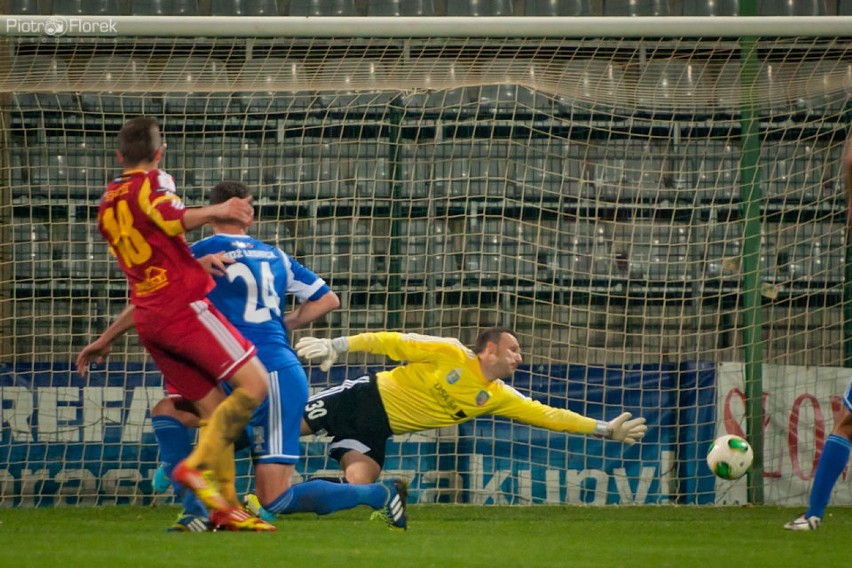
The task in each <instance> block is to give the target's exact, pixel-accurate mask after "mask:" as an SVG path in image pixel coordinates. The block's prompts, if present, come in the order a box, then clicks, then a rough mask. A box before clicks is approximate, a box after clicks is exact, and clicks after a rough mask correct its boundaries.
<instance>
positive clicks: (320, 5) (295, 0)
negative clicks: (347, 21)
mask: <svg viewBox="0 0 852 568" xmlns="http://www.w3.org/2000/svg"><path fill="white" fill-rule="evenodd" d="M289 15H290V16H359V15H360V14H359V13H358V7H357V4H356V2H355V0H290V14H289Z"/></svg>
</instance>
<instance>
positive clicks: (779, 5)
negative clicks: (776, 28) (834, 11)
mask: <svg viewBox="0 0 852 568" xmlns="http://www.w3.org/2000/svg"><path fill="white" fill-rule="evenodd" d="M826 4H827V2H826V1H825V0H796V1H795V2H791V1H790V0H759V1H758V10H757V13H758V15H760V16H825V15H827V14H828V10H827V6H826Z"/></svg>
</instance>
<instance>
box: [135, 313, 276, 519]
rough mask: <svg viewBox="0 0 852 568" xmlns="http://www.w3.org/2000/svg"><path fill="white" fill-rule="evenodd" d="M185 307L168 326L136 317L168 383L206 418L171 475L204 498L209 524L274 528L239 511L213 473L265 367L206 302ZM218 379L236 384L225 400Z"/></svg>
mask: <svg viewBox="0 0 852 568" xmlns="http://www.w3.org/2000/svg"><path fill="white" fill-rule="evenodd" d="M189 308H190V309H188V311H189V312H190V313H189V314H186V313H182V314H176V315H175V322H174V325H171V326H165V327H164V326H162V322H144V323H145V324H147V325H142V326H140V324H139V321H138V320H137V330H138V331H139V334H140V338H142V339H143V343H145V345H146V348H148V350H149V352H151V355H152V357H154V359H155V361H157V364H158V366H159V367H160V370H161V371H163V374H164V375H165V376H166V377H167V380H168V383H169V384H171V385H172V386H174V387H175V388H176V389H177V390H178V391H179V392H180V394H181V395H183V396H184V397H185V398H187V399H189V400H191V401H193V404H194V405H195V407H196V409H197V410H198V413H199V415H200V416H201V417H202V418H203V419H204V418H206V419H207V427H206V428H204V429H203V430H202V431H201V432H200V433H199V440H198V444H197V446H196V448H195V450H193V452H192V453H190V455H189V456H187V458H186V459H185V460H183V461H182V462H181V463H179V464H178V465H177V466H176V467H175V469H174V471H173V474H172V475H173V478H174V479H175V481H178V482H179V483H181V484H182V485H184V486H185V487H187V488H189V489H190V490H191V491H192V492H193V493H195V494H196V496H198V498H199V499H201V500H202V501H203V502H204V504H205V506H206V507H207V508H208V510H209V511H210V516H211V521H212V522H213V523H214V524H217V523H218V524H220V525H223V528H226V529H230V530H274V527H273V526H271V525H268V524H266V523H263V522H262V521H260V520H259V519H256V518H252V517H250V516H249V515H247V514H246V513H245V512H243V511H242V509H241V508H240V507H239V506H238V504H237V503H236V502H234V498H235V496H234V495H230V496H229V497H231V498H225V497H223V496H222V494H221V493H220V492H219V491H218V489H217V487H216V483H217V481H218V480H217V479H216V474H215V472H216V471H219V472H222V473H221V475H220V477H225V476H227V471H228V470H227V469H224V468H223V464H222V463H221V462H220V461H219V459H220V457H221V455H222V453H223V452H227V449H228V447H229V446H231V445H232V444H233V443H234V441H235V440H236V438H237V437H238V436H239V435H240V434H241V432H242V431H243V429H244V427H245V425H246V424H247V423H248V421H249V418H250V417H251V413H252V411H253V410H254V409H255V408H256V407H257V406H258V405H259V404H260V403H261V401H262V399H263V397H265V396H266V391H267V388H268V386H267V374H266V369H265V368H264V367H263V365H262V364H261V363H260V361H259V360H258V359H257V357H255V356H254V353H255V349H254V346H253V345H252V344H251V343H249V342H248V341H246V340H245V338H243V337H242V336H241V335H240V334H239V332H237V330H236V329H235V328H234V327H233V326H232V325H231V324H230V323H229V322H228V321H227V320H225V318H224V317H223V316H222V315H221V314H220V313H219V312H218V311H217V310H215V308H213V307H212V306H211V305H210V304H209V302H195V303H193V304H192V306H191V307H189ZM143 330H144V335H143ZM221 380H231V381H232V382H233V384H234V385H235V387H236V388H235V390H234V392H233V393H231V395H230V396H229V397H228V398H227V400H226V399H225V397H224V393H223V392H222V390H221V388H219V386H218V383H219V381H221Z"/></svg>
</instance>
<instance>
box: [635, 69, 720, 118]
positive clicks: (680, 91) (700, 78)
mask: <svg viewBox="0 0 852 568" xmlns="http://www.w3.org/2000/svg"><path fill="white" fill-rule="evenodd" d="M709 92H710V88H709V87H708V85H707V84H706V83H705V81H704V66H703V65H701V64H699V63H692V62H685V61H678V60H666V61H651V62H649V63H648V64H646V65H644V66H643V67H642V69H641V71H640V75H639V80H638V81H637V82H636V102H637V105H638V106H639V108H640V109H641V110H642V111H644V112H648V113H651V112H652V113H653V114H654V116H661V115H665V114H666V111H669V112H670V113H671V114H672V115H675V116H677V115H685V114H688V115H694V114H695V113H696V112H702V111H703V110H704V109H706V108H707V107H708V106H709V104H710V99H709V97H708V95H707V93H709Z"/></svg>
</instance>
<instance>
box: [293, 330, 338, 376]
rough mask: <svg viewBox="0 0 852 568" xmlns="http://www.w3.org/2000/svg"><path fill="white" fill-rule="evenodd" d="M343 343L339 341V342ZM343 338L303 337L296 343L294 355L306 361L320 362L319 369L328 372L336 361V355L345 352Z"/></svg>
mask: <svg viewBox="0 0 852 568" xmlns="http://www.w3.org/2000/svg"><path fill="white" fill-rule="evenodd" d="M341 339H342V340H344V341H339V340H341ZM347 348H348V345H347V343H346V341H345V338H343V337H338V338H337V339H335V340H332V339H320V338H318V337H303V338H302V339H300V340H299V341H298V342H297V343H296V354H297V355H298V356H299V357H302V358H303V359H307V360H308V361H320V369H322V370H323V371H328V370H329V369H331V366H332V365H334V363H335V362H336V361H337V355H338V354H339V353H344V352H346V351H347Z"/></svg>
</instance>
